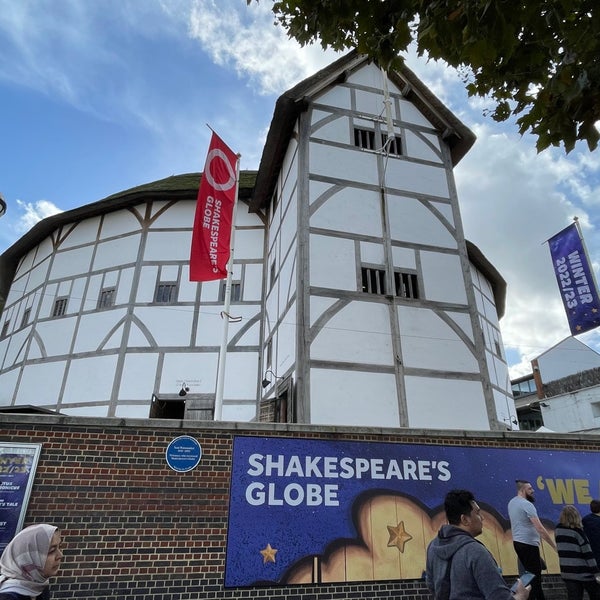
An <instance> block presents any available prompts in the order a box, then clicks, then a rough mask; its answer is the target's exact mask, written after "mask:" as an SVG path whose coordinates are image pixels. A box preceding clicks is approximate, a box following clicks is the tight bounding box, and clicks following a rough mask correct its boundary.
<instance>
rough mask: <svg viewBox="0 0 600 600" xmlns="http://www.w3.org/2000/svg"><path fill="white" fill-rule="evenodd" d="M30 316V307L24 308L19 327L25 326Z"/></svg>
mask: <svg viewBox="0 0 600 600" xmlns="http://www.w3.org/2000/svg"><path fill="white" fill-rule="evenodd" d="M30 317H31V308H26V309H25V312H24V313H23V318H22V319H21V327H25V326H26V325H27V324H28V323H29V318H30Z"/></svg>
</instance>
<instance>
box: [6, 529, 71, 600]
mask: <svg viewBox="0 0 600 600" xmlns="http://www.w3.org/2000/svg"><path fill="white" fill-rule="evenodd" d="M62 557H63V553H62V550H61V536H60V531H59V530H58V528H57V527H54V526H53V525H46V524H40V525H31V526H30V527H26V528H25V529H23V530H22V531H21V532H19V533H18V534H17V535H16V536H15V537H14V538H13V539H12V540H11V542H10V543H9V544H8V546H6V548H5V549H4V552H3V553H2V557H1V558H0V600H30V599H31V598H34V599H35V600H48V599H49V598H50V590H49V588H48V584H49V578H50V577H53V576H54V575H56V574H57V573H58V570H59V568H60V561H61V559H62Z"/></svg>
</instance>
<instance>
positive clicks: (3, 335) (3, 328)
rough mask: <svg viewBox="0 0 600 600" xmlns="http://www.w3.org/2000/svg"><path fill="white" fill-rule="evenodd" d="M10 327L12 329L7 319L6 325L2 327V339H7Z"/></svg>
mask: <svg viewBox="0 0 600 600" xmlns="http://www.w3.org/2000/svg"><path fill="white" fill-rule="evenodd" d="M9 327H10V319H6V321H4V325H2V333H0V337H6V336H7V335H8V328H9Z"/></svg>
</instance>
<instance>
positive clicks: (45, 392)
mask: <svg viewBox="0 0 600 600" xmlns="http://www.w3.org/2000/svg"><path fill="white" fill-rule="evenodd" d="M64 368H65V363H64V361H57V362H51V363H36V364H29V365H27V366H26V367H25V369H24V370H23V376H22V377H21V382H20V384H19V388H18V390H17V399H16V404H31V405H32V406H44V405H55V404H56V399H57V398H58V396H59V393H60V386H61V384H62V378H63V372H64ZM41 381H42V382H44V383H43V386H40V382H41ZM111 381H112V378H111Z"/></svg>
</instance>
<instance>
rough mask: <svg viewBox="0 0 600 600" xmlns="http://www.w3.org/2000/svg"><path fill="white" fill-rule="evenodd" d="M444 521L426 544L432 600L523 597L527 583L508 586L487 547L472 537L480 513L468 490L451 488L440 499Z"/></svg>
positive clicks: (477, 528)
mask: <svg viewBox="0 0 600 600" xmlns="http://www.w3.org/2000/svg"><path fill="white" fill-rule="evenodd" d="M444 509H445V511H446V518H447V520H448V523H449V524H448V525H443V526H442V528H441V529H440V531H439V533H438V535H437V537H436V538H434V539H433V540H432V541H431V543H430V544H429V546H428V547H427V568H426V581H427V586H428V587H429V589H430V591H431V592H432V594H433V597H434V599H435V600H527V598H528V596H529V590H530V587H529V586H527V587H524V586H523V584H522V583H521V581H519V582H518V584H517V589H516V591H515V592H514V594H513V592H511V590H510V588H509V587H508V586H507V585H506V582H505V581H504V579H503V578H502V575H500V571H499V569H498V565H497V564H496V561H495V560H494V557H493V556H492V555H491V553H490V552H489V550H488V549H487V548H486V547H485V546H484V545H483V544H482V543H481V542H479V541H477V540H476V539H475V538H476V537H477V536H478V535H480V534H481V532H482V531H483V515H482V514H481V509H480V508H479V506H478V504H477V502H476V501H475V497H474V496H473V494H472V493H471V492H469V491H468V490H452V491H451V492H448V494H447V495H446V498H445V500H444Z"/></svg>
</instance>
